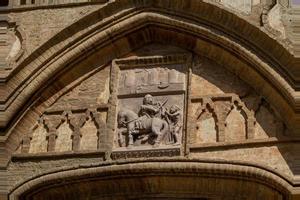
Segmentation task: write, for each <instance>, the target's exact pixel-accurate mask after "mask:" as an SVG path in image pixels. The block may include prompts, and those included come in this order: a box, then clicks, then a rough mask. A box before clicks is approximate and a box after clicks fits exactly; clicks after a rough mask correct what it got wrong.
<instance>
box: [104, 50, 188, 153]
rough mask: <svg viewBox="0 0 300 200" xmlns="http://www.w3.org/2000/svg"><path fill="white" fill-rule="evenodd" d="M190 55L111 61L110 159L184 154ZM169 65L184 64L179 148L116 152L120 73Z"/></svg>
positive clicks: (108, 125) (108, 140)
mask: <svg viewBox="0 0 300 200" xmlns="http://www.w3.org/2000/svg"><path fill="white" fill-rule="evenodd" d="M191 58H192V56H191V55H190V54H178V55H166V56H146V57H133V58H132V57H131V58H125V59H116V60H113V62H112V66H111V78H110V91H111V96H110V99H109V104H110V107H109V110H108V121H107V123H108V124H107V127H108V132H107V133H108V134H107V138H106V139H107V140H106V141H107V142H108V143H107V144H108V145H109V146H110V150H111V154H112V155H111V158H112V159H122V158H123V159H124V158H137V157H161V156H180V155H183V154H184V152H185V144H186V120H187V116H186V113H187V112H188V111H187V109H188V106H187V103H188V94H189V89H188V88H189V85H190V83H189V82H190V69H191V60H192V59H191ZM170 64H184V66H185V73H184V74H185V91H184V93H183V94H184V111H183V130H182V142H181V145H180V146H174V147H168V148H161V147H157V148H152V149H150V148H146V149H142V150H137V149H126V150H123V149H122V150H118V149H114V136H115V131H116V128H115V127H116V124H117V106H118V105H117V104H118V84H119V83H118V77H119V74H120V71H121V70H122V69H126V68H137V67H143V66H145V67H146V66H155V65H170Z"/></svg>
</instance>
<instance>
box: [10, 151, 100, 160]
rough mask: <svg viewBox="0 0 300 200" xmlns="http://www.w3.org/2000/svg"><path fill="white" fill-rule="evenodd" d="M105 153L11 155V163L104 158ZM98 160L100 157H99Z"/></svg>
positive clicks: (70, 152) (71, 152)
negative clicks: (92, 157)
mask: <svg viewBox="0 0 300 200" xmlns="http://www.w3.org/2000/svg"><path fill="white" fill-rule="evenodd" d="M105 153H106V151H105V150H104V149H99V150H97V151H80V152H74V151H68V152H45V153H37V154H30V153H15V154H13V155H12V161H13V162H15V161H30V160H43V159H52V160H55V159H63V158H72V157H75V158H78V157H91V156H96V155H99V156H101V157H102V158H104V156H105ZM99 158H100V157H99Z"/></svg>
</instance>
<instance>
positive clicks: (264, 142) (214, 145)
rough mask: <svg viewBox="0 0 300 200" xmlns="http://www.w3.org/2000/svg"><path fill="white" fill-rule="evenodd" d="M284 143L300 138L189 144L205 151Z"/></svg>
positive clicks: (193, 147)
mask: <svg viewBox="0 0 300 200" xmlns="http://www.w3.org/2000/svg"><path fill="white" fill-rule="evenodd" d="M283 143H300V138H296V139H288V138H286V139H282V140H280V139H278V138H275V137H271V138H266V139H248V140H245V141H242V142H241V141H239V142H217V143H205V144H189V145H188V148H189V149H190V151H191V152H193V151H205V150H212V149H214V150H224V149H232V148H248V147H253V146H266V145H276V144H283Z"/></svg>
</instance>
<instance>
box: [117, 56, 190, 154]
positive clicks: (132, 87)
mask: <svg viewBox="0 0 300 200" xmlns="http://www.w3.org/2000/svg"><path fill="white" fill-rule="evenodd" d="M186 62H187V57H186V55H178V56H176V55H174V56H162V57H140V58H133V59H121V60H116V61H115V65H113V69H112V74H115V75H116V77H115V78H112V79H111V80H112V82H111V85H112V88H111V89H112V91H113V94H112V98H111V102H112V103H113V102H114V101H116V105H117V106H116V115H117V120H116V122H115V123H116V125H117V129H116V132H115V137H114V147H115V148H123V147H138V148H140V147H141V148H142V147H145V146H148V147H151V146H152V147H160V148H164V147H165V146H174V145H175V146H177V145H180V144H181V140H182V132H183V120H184V119H183V113H184V110H185V103H184V102H185V93H186V85H187V84H186V80H187V78H186V77H187V64H186ZM114 97H116V99H114Z"/></svg>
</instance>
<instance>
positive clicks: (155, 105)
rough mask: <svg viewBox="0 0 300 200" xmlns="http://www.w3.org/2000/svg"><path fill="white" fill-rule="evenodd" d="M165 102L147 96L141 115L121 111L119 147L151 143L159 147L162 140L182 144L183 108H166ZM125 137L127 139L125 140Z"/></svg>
mask: <svg viewBox="0 0 300 200" xmlns="http://www.w3.org/2000/svg"><path fill="white" fill-rule="evenodd" d="M167 101H168V99H166V100H165V101H164V102H158V101H155V100H154V97H153V96H152V95H150V94H147V95H145V97H144V99H143V104H142V105H141V106H140V110H139V113H138V114H137V113H135V112H134V111H132V110H129V109H124V108H123V109H121V110H120V111H119V113H118V127H119V133H118V141H119V145H120V146H121V147H122V146H132V145H133V144H134V142H136V141H138V140H139V141H140V143H141V144H143V143H149V144H155V145H156V146H158V145H159V144H161V142H162V139H163V138H165V141H166V143H169V144H171V143H172V144H180V141H181V129H182V120H181V119H182V113H181V112H180V111H181V110H182V108H179V107H178V106H177V105H171V106H170V108H169V109H168V108H166V107H165V104H166V103H167ZM124 137H125V138H124Z"/></svg>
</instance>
